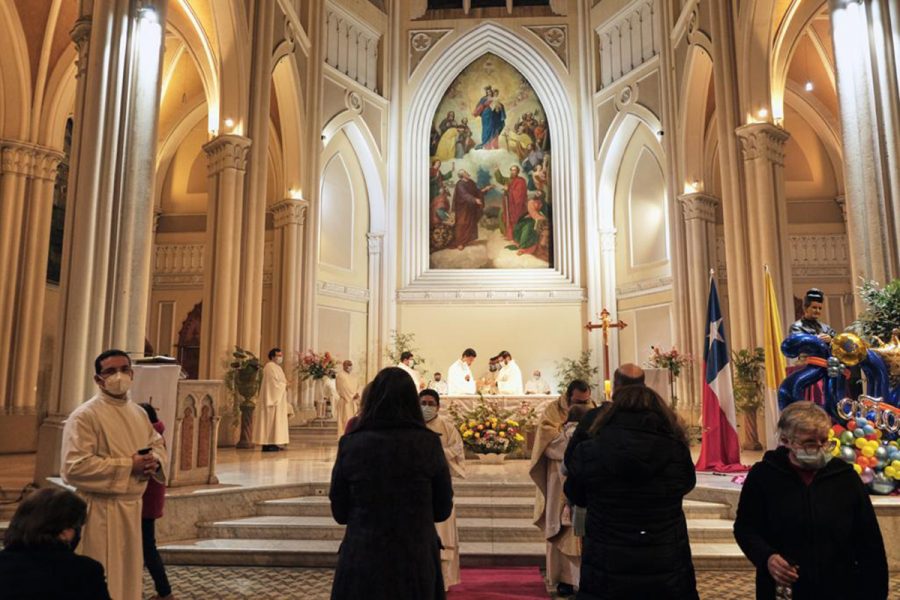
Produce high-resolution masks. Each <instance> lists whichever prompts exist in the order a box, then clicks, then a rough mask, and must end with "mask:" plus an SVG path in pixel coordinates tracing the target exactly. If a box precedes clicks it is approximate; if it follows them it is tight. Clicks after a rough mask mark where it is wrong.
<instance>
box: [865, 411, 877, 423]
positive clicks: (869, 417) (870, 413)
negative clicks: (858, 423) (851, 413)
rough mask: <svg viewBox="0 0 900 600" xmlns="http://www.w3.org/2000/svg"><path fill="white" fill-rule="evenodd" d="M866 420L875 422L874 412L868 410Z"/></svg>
mask: <svg viewBox="0 0 900 600" xmlns="http://www.w3.org/2000/svg"><path fill="white" fill-rule="evenodd" d="M866 419H868V420H869V421H874V420H875V411H874V410H870V411H869V412H867V413H866Z"/></svg>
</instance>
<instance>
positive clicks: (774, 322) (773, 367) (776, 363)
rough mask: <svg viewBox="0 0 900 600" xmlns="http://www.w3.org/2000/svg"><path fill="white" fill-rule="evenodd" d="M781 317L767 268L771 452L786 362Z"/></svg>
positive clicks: (768, 432)
mask: <svg viewBox="0 0 900 600" xmlns="http://www.w3.org/2000/svg"><path fill="white" fill-rule="evenodd" d="M781 340H782V332H781V316H780V315H779V314H778V299H777V296H775V284H774V283H773V282H772V275H771V274H770V273H769V269H768V267H766V322H765V347H764V348H763V349H764V350H765V353H766V399H765V416H766V447H767V448H768V449H769V450H772V449H774V448H775V447H776V446H777V445H778V431H777V429H778V428H777V425H778V386H779V385H781V382H782V381H784V377H785V361H784V355H783V354H782V353H781Z"/></svg>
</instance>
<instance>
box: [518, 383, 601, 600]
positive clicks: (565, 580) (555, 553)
mask: <svg viewBox="0 0 900 600" xmlns="http://www.w3.org/2000/svg"><path fill="white" fill-rule="evenodd" d="M574 404H587V405H589V406H593V403H592V402H591V387H590V385H588V384H587V383H585V382H583V381H580V380H576V381H573V382H572V383H570V384H569V386H568V388H567V389H566V393H565V394H563V395H562V396H560V398H559V399H558V400H557V401H556V402H553V403H552V404H550V405H548V406H547V408H546V409H545V410H544V411H543V413H542V414H541V419H540V421H539V422H538V427H537V432H536V435H535V440H534V448H533V449H532V452H531V466H530V468H529V471H528V474H529V475H530V476H531V479H532V481H534V483H535V485H536V486H537V494H536V497H535V502H534V524H535V525H536V526H537V527H538V528H540V529H541V531H542V532H543V534H544V538H545V539H546V540H547V580H548V581H549V583H550V586H551V587H556V589H557V592H558V593H559V595H562V596H565V595H569V593H574V588H577V587H578V578H579V572H580V569H581V549H580V547H579V543H578V540H577V539H576V538H575V535H574V530H573V528H572V526H571V523H569V524H564V523H563V510H564V508H565V506H566V500H565V495H564V493H563V483H564V480H563V475H562V471H561V469H560V467H561V466H562V461H563V456H564V454H565V451H566V446H567V445H568V442H569V436H568V435H567V434H566V430H565V424H566V421H567V419H568V416H569V409H570V408H571V406H572V405H574Z"/></svg>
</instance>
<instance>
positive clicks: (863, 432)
mask: <svg viewBox="0 0 900 600" xmlns="http://www.w3.org/2000/svg"><path fill="white" fill-rule="evenodd" d="M853 437H858V438H861V437H866V430H865V429H863V428H862V427H857V428H856V429H854V430H853Z"/></svg>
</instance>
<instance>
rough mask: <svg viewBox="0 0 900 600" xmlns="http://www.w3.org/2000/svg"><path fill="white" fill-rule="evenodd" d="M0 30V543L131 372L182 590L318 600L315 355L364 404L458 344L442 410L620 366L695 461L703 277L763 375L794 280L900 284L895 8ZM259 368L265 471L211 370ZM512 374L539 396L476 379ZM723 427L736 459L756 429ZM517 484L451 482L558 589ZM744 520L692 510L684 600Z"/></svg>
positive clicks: (98, 5) (729, 568) (115, 4)
mask: <svg viewBox="0 0 900 600" xmlns="http://www.w3.org/2000/svg"><path fill="white" fill-rule="evenodd" d="M0 33H2V38H3V39H5V40H6V42H4V44H3V46H4V49H3V51H2V52H0V90H2V93H0V344H2V347H0V357H2V361H3V364H2V367H0V500H2V503H0V530H2V529H4V527H5V523H4V522H5V521H8V520H9V518H10V516H11V515H12V514H13V510H15V507H16V504H17V502H18V500H19V499H21V492H22V490H23V488H26V487H30V486H37V487H46V486H48V485H51V486H52V485H60V484H61V480H60V468H61V465H60V453H61V448H62V445H63V431H64V428H65V423H66V420H67V418H68V417H69V415H70V414H71V413H72V412H73V411H74V410H75V409H77V408H78V407H79V405H81V404H82V403H83V402H84V401H85V400H87V399H88V398H90V397H91V396H93V395H94V394H95V393H96V385H95V380H94V371H93V370H92V369H93V368H94V367H93V365H94V358H95V357H96V356H97V355H99V354H100V353H101V352H102V351H104V350H106V349H108V348H119V349H122V350H124V351H125V352H127V353H128V354H129V355H130V356H131V359H132V361H134V362H135V373H136V374H135V387H134V388H132V398H133V399H134V400H135V401H137V398H136V396H137V394H138V389H140V390H141V393H142V394H144V396H142V399H141V400H140V401H142V402H145V401H148V400H147V398H149V401H150V403H151V404H153V405H155V406H156V405H158V406H162V408H161V409H160V410H161V413H160V414H161V415H165V418H164V419H163V420H166V421H167V427H168V428H169V430H170V431H169V432H168V433H167V434H166V436H167V437H166V441H167V445H168V448H169V452H170V461H171V466H170V471H169V475H168V477H169V481H168V484H169V488H168V491H167V504H166V513H165V516H164V517H163V518H162V519H161V520H160V522H159V524H158V525H157V541H158V544H159V547H160V551H161V553H162V556H163V560H164V561H165V562H166V565H167V566H170V565H171V569H172V571H171V572H170V578H171V579H172V581H173V587H174V588H175V593H176V594H177V596H178V597H180V598H190V597H198V598H200V597H217V598H244V597H248V598H249V597H255V598H320V597H321V598H327V597H329V593H330V592H329V590H330V585H331V577H332V576H333V569H334V565H335V553H336V552H337V549H338V545H339V543H340V540H341V536H342V535H343V530H342V528H340V527H339V526H338V525H337V524H336V523H334V522H333V520H332V519H331V516H330V515H331V513H330V512H329V511H328V508H327V506H328V503H327V493H328V485H329V480H330V476H331V469H332V464H333V463H334V460H335V455H336V452H337V438H338V437H339V435H340V434H339V432H340V431H342V429H343V426H344V423H343V422H341V421H342V419H335V409H334V404H335V402H336V400H334V399H335V398H336V397H337V396H336V395H335V394H331V393H330V392H329V390H328V389H327V388H328V386H327V383H323V380H322V379H320V378H319V377H318V376H317V375H315V374H314V373H313V374H310V368H311V367H310V361H309V360H308V361H306V362H304V357H313V358H312V359H310V360H313V361H324V360H325V358H326V355H325V353H327V359H328V360H330V361H331V363H329V364H330V367H329V368H331V369H337V370H340V365H341V363H342V361H345V360H349V361H352V363H353V372H352V375H353V377H354V378H355V381H358V383H359V385H360V388H361V387H362V385H364V384H365V383H366V382H368V381H371V380H372V379H373V378H374V377H375V375H376V374H377V373H378V372H379V371H380V370H381V369H382V368H384V367H388V366H394V365H396V364H397V363H398V361H399V359H400V353H401V351H403V350H405V351H411V352H412V354H413V355H414V358H415V362H414V363H413V365H414V366H413V368H414V369H415V370H416V372H417V374H418V376H420V377H421V379H422V384H423V386H424V384H425V382H429V387H431V384H432V383H434V382H435V377H434V374H435V373H441V374H442V375H443V377H444V379H445V380H446V379H447V376H448V369H449V368H450V367H451V365H454V364H455V363H454V361H457V359H459V358H460V355H461V354H462V353H463V351H464V350H465V349H467V348H472V349H474V350H475V351H476V352H477V356H476V357H475V358H474V361H473V362H472V364H471V372H472V373H473V374H474V377H476V378H478V389H477V393H478V394H484V395H478V396H468V399H466V397H464V396H461V397H460V398H461V399H459V400H458V401H457V402H456V404H447V403H445V404H442V405H441V414H449V411H448V408H449V407H450V406H455V407H456V409H455V410H458V411H466V410H470V409H471V408H472V406H473V403H475V402H477V401H482V402H483V401H484V399H485V398H487V399H488V400H490V396H491V395H492V394H493V395H496V396H497V398H498V400H497V402H498V403H499V404H500V405H502V406H503V407H504V408H507V409H510V410H519V409H522V410H523V411H524V412H527V411H528V410H531V411H537V412H538V413H539V412H540V410H541V409H542V408H543V406H544V405H546V403H547V402H552V401H553V400H554V399H555V398H556V396H557V395H558V394H559V393H560V392H562V391H563V389H561V387H564V386H565V384H566V383H567V382H568V381H569V380H570V379H567V377H568V376H569V375H570V374H571V373H570V372H566V368H565V367H566V365H569V366H570V367H571V368H576V367H577V366H578V365H579V361H581V367H582V368H583V370H582V371H579V373H586V374H587V375H586V376H587V377H589V378H591V379H592V380H591V384H592V385H594V386H595V387H594V391H593V393H594V396H595V398H596V397H602V396H604V394H605V393H607V390H606V389H605V388H606V382H608V381H609V380H611V379H612V372H611V371H612V370H613V369H615V368H616V367H617V366H619V365H623V364H626V363H634V364H637V365H641V366H643V367H645V368H646V372H647V377H648V382H651V381H652V382H653V383H652V385H653V386H654V389H656V390H657V391H658V392H659V393H660V395H661V396H662V397H663V398H664V399H665V400H666V401H667V402H669V403H670V405H671V406H672V407H673V408H675V410H676V411H677V412H678V414H679V416H680V418H681V419H682V420H683V422H684V423H685V424H686V425H688V428H689V432H690V433H691V434H692V437H695V438H696V439H693V441H692V444H693V446H692V451H693V453H694V456H695V458H696V456H697V454H698V452H699V451H700V439H701V436H702V432H703V427H704V425H705V424H704V423H703V418H702V415H703V402H704V400H703V398H704V390H705V389H706V388H707V387H708V382H707V380H706V378H705V377H706V363H705V361H704V357H705V353H706V352H707V351H708V350H709V347H710V346H711V344H712V342H711V341H710V324H709V316H708V309H709V298H710V287H711V286H710V284H711V282H713V281H714V282H715V284H716V286H717V290H718V302H719V303H720V306H721V317H722V322H723V323H724V325H723V327H724V333H725V336H724V341H725V342H727V345H728V348H729V350H730V351H733V352H739V351H741V350H747V351H748V352H752V351H753V350H754V349H755V348H757V347H766V348H768V347H769V346H768V345H767V344H768V341H767V339H768V338H767V329H766V320H767V316H768V315H767V310H768V309H767V307H768V306H770V304H771V298H774V301H775V304H776V306H777V308H778V309H779V310H780V313H779V314H780V321H778V326H779V328H780V332H779V333H778V335H780V336H781V338H784V337H785V336H787V334H788V329H789V327H790V325H791V323H794V322H795V321H797V320H798V319H800V318H801V317H802V316H803V314H804V298H805V295H806V294H807V290H809V289H810V288H816V289H818V290H820V291H821V293H822V300H821V304H822V305H823V312H822V314H821V316H820V317H819V318H820V319H821V321H822V322H827V323H828V324H829V325H830V326H831V327H832V328H834V330H835V331H837V332H842V331H844V330H845V329H846V328H848V327H851V326H852V325H853V324H854V322H856V321H857V319H858V318H859V315H860V314H862V313H863V312H864V311H865V310H866V309H867V304H866V298H865V297H864V295H863V294H862V293H861V291H860V290H861V288H860V286H861V285H863V284H864V282H876V284H877V285H879V286H886V285H887V284H889V283H890V282H891V281H892V280H895V279H896V278H898V277H900V249H898V240H900V165H898V156H900V130H898V129H897V128H898V127H900V75H898V73H900V64H898V58H897V57H900V8H898V5H897V4H896V3H895V2H893V1H892V0H405V1H399V0H0ZM767 281H770V282H771V289H773V290H774V293H773V295H772V296H769V295H768V294H767ZM601 313H603V316H601ZM896 325H897V326H900V323H896ZM781 338H779V339H778V340H777V342H776V343H778V342H780V341H781ZM895 341H896V340H895ZM276 347H277V348H280V349H282V350H283V355H284V364H283V370H284V373H286V374H287V376H288V377H287V380H288V381H287V388H286V398H287V402H288V403H289V404H290V412H291V413H292V416H290V444H289V445H288V449H287V451H286V452H283V453H278V452H274V453H271V454H263V453H260V452H259V448H258V446H257V447H254V445H253V443H252V441H251V440H250V433H249V427H250V422H249V421H252V418H253V417H252V410H250V411H249V412H248V411H245V410H244V408H245V406H244V404H246V403H244V404H242V402H241V401H238V400H236V399H235V398H237V396H238V395H239V394H238V392H236V391H235V390H236V389H237V388H236V387H235V385H234V384H233V382H234V377H236V375H235V374H234V371H235V367H234V365H235V364H236V363H235V362H234V360H235V357H236V355H235V354H233V353H234V352H235V350H236V348H237V349H238V350H237V351H238V353H243V352H246V353H250V354H252V355H253V356H255V357H259V361H260V363H265V362H266V357H267V355H268V353H269V351H270V349H272V348H276ZM502 351H507V352H508V353H510V354H511V356H512V357H513V358H514V360H515V362H516V363H517V365H518V366H519V368H520V369H521V372H522V373H523V374H524V375H523V379H524V380H525V381H526V382H527V381H528V380H529V379H530V378H532V373H534V372H536V371H540V374H541V378H542V379H543V380H545V382H546V385H547V387H546V390H545V391H538V393H537V395H536V396H535V398H536V397H540V400H541V401H543V402H544V404H543V405H542V404H540V403H538V402H537V401H536V400H535V399H534V398H532V399H530V400H529V398H528V396H529V395H527V394H525V393H524V392H523V390H522V386H521V385H520V386H519V388H518V389H512V391H506V392H505V393H504V392H503V391H502V390H498V389H497V388H496V386H495V385H494V386H493V387H492V385H491V383H492V381H493V379H492V378H494V377H495V375H493V373H494V371H491V370H490V369H489V360H490V359H491V358H492V357H495V356H499V355H500V353H501V352H502ZM673 351H675V352H676V353H677V354H679V355H680V356H682V357H685V361H686V362H685V363H684V367H683V370H682V371H680V372H676V373H675V375H674V377H673V372H672V369H671V368H670V367H669V366H667V365H666V363H665V362H659V361H660V359H659V353H660V352H662V353H664V354H667V355H668V354H671V352H673ZM250 354H246V355H245V356H250ZM142 359H143V361H144V362H143V364H142ZM326 362H327V361H326ZM138 367H140V371H139V369H138ZM326 367H328V365H326ZM585 369H586V370H585ZM141 372H143V375H141ZM142 377H143V379H142ZM332 377H333V373H332ZM229 378H231V379H229ZM324 379H326V380H327V379H328V377H327V376H326V377H325V378H324ZM414 379H415V377H414ZM229 381H231V382H232V384H231V385H229V383H228V382H229ZM139 384H140V387H139ZM542 385H543V384H542ZM473 393H474V392H473ZM154 394H155V396H154ZM450 396H454V394H453V393H452V392H451V393H450ZM241 398H243V396H241ZM479 399H480V400H479ZM898 399H900V398H898ZM250 400H252V398H250ZM250 405H251V407H252V402H251V403H250ZM731 411H732V412H731V422H732V425H734V426H735V427H736V428H737V430H738V432H739V436H740V443H741V447H742V449H743V453H742V457H741V458H742V462H743V463H744V464H752V463H753V462H755V461H756V460H759V459H760V457H761V455H762V450H763V449H764V448H772V447H774V446H775V445H776V444H777V440H775V439H774V437H773V436H774V426H775V423H774V421H773V419H777V414H776V415H774V416H773V415H772V414H770V413H768V412H767V411H765V410H763V408H762V407H759V408H758V409H757V408H753V409H752V410H748V411H740V412H739V413H738V414H737V417H735V413H734V408H732V409H731ZM706 426H707V427H708V424H706ZM526 437H528V441H529V443H530V442H531V441H533V440H532V439H531V436H530V435H529V436H526ZM527 458H528V455H527V452H526V450H525V449H523V450H521V451H520V455H515V453H513V455H511V456H510V458H509V460H507V461H505V463H504V464H500V465H492V464H488V462H487V461H480V460H478V458H477V457H473V456H470V457H469V459H468V461H467V462H468V463H470V464H469V466H468V472H469V475H468V478H467V479H466V480H464V481H456V480H454V489H455V491H456V494H457V511H458V514H459V519H458V520H459V528H460V549H461V550H460V551H461V560H462V566H463V569H464V570H465V569H466V568H467V567H468V568H476V567H510V568H519V567H535V566H537V567H540V568H543V567H544V544H543V539H542V538H541V535H540V531H539V530H538V529H536V528H535V527H534V526H533V525H532V523H531V519H530V515H531V512H532V500H533V496H534V486H533V484H532V482H531V480H530V479H529V476H528V460H527ZM473 459H474V460H473ZM519 459H524V460H519ZM739 492H740V482H739V481H737V480H736V479H735V478H733V477H730V476H729V477H722V476H717V475H712V474H709V473H698V485H697V488H696V489H695V490H694V492H692V493H691V495H689V497H688V499H687V500H686V501H685V513H686V515H687V519H688V526H689V533H690V536H691V547H692V552H693V556H694V565H695V568H696V569H697V578H698V586H699V588H698V589H700V591H701V597H703V598H714V597H722V596H721V595H720V592H721V590H723V589H728V590H730V591H729V593H730V594H731V595H732V596H733V597H735V598H743V597H747V598H749V597H752V585H753V583H752V582H753V579H752V578H753V570H752V569H753V567H752V565H751V564H750V563H749V562H748V561H747V560H746V559H745V558H744V557H743V555H742V554H741V551H740V549H739V548H738V546H737V545H736V544H735V542H734V539H733V537H732V534H731V528H732V524H733V519H734V510H735V506H736V502H737V495H738V494H739ZM892 500H893V499H892V498H890V497H885V498H878V499H877V500H875V501H874V503H875V505H876V510H878V507H879V506H880V505H879V502H881V503H883V504H884V510H885V513H884V514H885V515H893V514H894V512H891V506H892V505H891V501H892ZM893 506H896V505H893ZM879 519H880V520H881V519H882V514H881V513H879ZM881 527H882V531H883V532H884V537H885V538H886V541H887V538H888V537H890V533H892V532H896V531H898V529H897V528H900V521H897V520H896V517H890V516H885V517H884V519H883V520H881ZM895 544H896V543H892V544H889V546H890V547H889V549H888V557H889V564H890V566H891V567H892V569H896V571H894V570H892V573H894V572H896V573H897V574H898V575H897V576H896V577H894V576H892V579H891V582H892V585H896V586H897V593H900V545H897V547H896V548H894V545H895ZM254 569H259V573H264V574H265V575H264V576H260V577H262V579H259V580H258V579H255V577H256V575H254V572H255V571H254ZM240 578H244V579H243V581H244V584H243V585H244V587H243V588H241V587H240V585H238V584H234V585H232V583H233V581H232V580H237V579H240ZM229 582H232V583H229ZM266 582H268V583H266ZM729 585H733V586H735V587H734V589H732V588H729V587H728V586H729ZM204 586H209V587H204ZM254 586H256V587H254ZM723 586H724V587H723ZM145 588H146V589H145V591H146V593H145V597H148V596H149V595H150V594H152V587H150V583H149V578H146V581H145ZM212 590H215V591H212ZM748 590H750V591H748ZM251 592H252V593H251ZM544 592H546V593H554V590H553V589H551V590H550V591H549V592H547V590H544ZM546 593H545V595H543V596H527V595H526V594H525V593H524V592H522V595H520V596H518V597H549V596H547V595H546ZM192 594H194V595H192ZM244 594H246V595H244ZM741 594H745V595H741ZM449 597H450V598H454V597H456V598H463V597H472V598H479V597H481V596H478V595H477V593H476V594H474V595H465V594H462V593H457V595H456V596H454V595H453V592H452V588H451V592H450V596H449ZM510 597H514V596H510Z"/></svg>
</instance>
